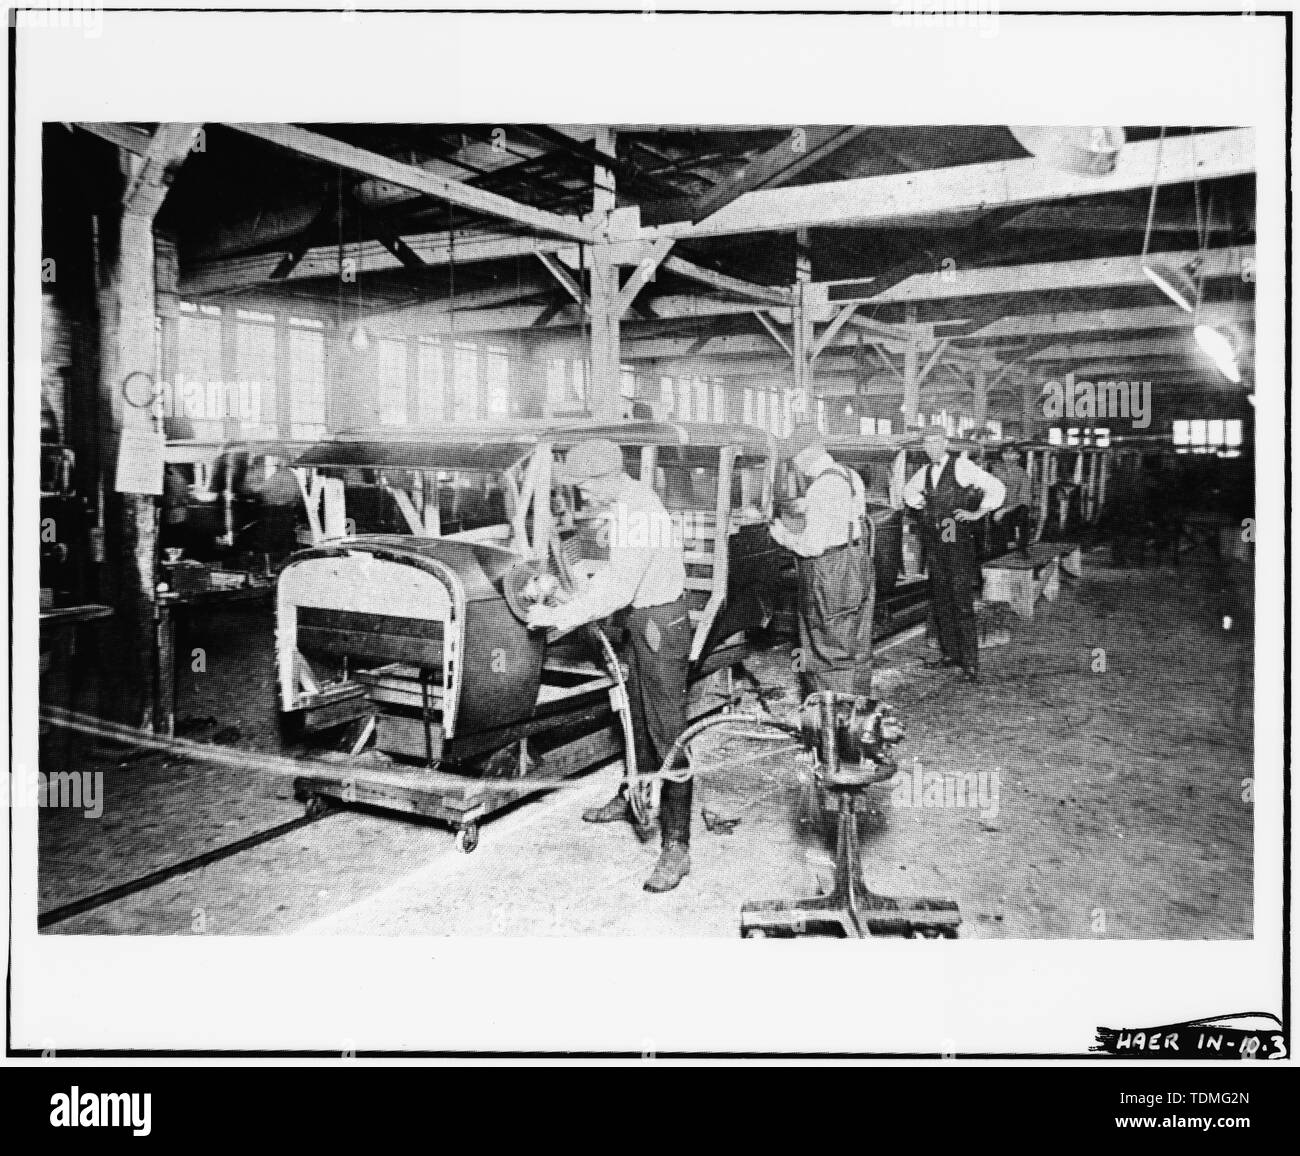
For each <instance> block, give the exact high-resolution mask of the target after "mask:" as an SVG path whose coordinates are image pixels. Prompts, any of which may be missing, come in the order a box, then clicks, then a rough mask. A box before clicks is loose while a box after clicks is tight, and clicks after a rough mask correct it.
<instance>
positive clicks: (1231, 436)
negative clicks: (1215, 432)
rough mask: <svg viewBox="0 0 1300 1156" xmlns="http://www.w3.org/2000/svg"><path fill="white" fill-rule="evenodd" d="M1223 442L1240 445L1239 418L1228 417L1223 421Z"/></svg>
mask: <svg viewBox="0 0 1300 1156" xmlns="http://www.w3.org/2000/svg"><path fill="white" fill-rule="evenodd" d="M1223 434H1224V442H1225V443H1226V444H1227V445H1230V446H1239V445H1241V419H1240V418H1236V417H1230V418H1229V419H1228V420H1227V421H1226V422H1224V423H1223Z"/></svg>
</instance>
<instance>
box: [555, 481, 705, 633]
mask: <svg viewBox="0 0 1300 1156" xmlns="http://www.w3.org/2000/svg"><path fill="white" fill-rule="evenodd" d="M599 532H600V537H601V539H602V540H604V541H606V542H607V543H608V545H609V565H608V566H606V567H604V568H603V569H601V570H598V571H597V572H596V573H595V574H593V575H592V577H591V581H590V582H588V583H587V585H586V586H585V587H584V588H582V589H581V590H579V591H578V593H576V594H575V595H574V596H573V598H571V599H570V600H569V601H568V602H566V603H563V604H561V605H560V606H558V607H557V608H556V615H555V625H556V626H557V627H558V628H559V629H561V630H571V629H573V628H574V627H576V626H581V625H582V624H583V623H584V622H595V621H596V620H597V619H598V618H604V617H605V616H606V615H608V614H613V613H614V611H616V610H621V609H622V608H623V607H624V606H637V607H645V606H662V605H664V604H666V603H669V602H676V601H677V599H678V598H680V597H681V595H682V592H683V591H684V590H685V589H686V564H685V561H684V558H683V552H682V542H681V535H680V531H679V530H678V529H677V528H676V525H675V523H674V522H673V519H672V517H671V516H670V515H669V513H668V511H667V510H666V509H665V508H664V504H663V502H661V501H660V500H659V495H658V494H656V493H655V492H654V490H652V489H651V488H650V487H649V486H647V485H645V484H644V483H642V482H638V481H634V480H633V479H632V478H627V479H626V480H625V481H624V483H623V486H622V489H621V490H620V492H619V493H618V495H617V496H616V497H615V499H614V501H613V502H611V503H610V505H609V506H608V507H606V509H605V510H604V511H603V512H602V514H601V524H600V531H599Z"/></svg>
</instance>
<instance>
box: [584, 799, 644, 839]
mask: <svg viewBox="0 0 1300 1156" xmlns="http://www.w3.org/2000/svg"><path fill="white" fill-rule="evenodd" d="M582 821H583V822H584V823H618V822H623V821H626V822H628V823H631V824H632V830H634V831H635V832H636V837H637V838H638V839H640V840H641V842H642V843H649V842H650V840H651V839H653V838H654V837H655V835H656V833H657V831H658V828H657V827H656V826H655V824H654V823H638V822H637V821H636V815H635V814H633V812H632V805H631V803H629V802H628V801H627V796H626V795H624V794H623V792H622V791H619V793H618V794H617V795H615V796H614V797H613V798H612V799H610V801H609V802H608V803H606V804H604V806H601V807H588V808H587V809H586V810H585V811H583V812H582Z"/></svg>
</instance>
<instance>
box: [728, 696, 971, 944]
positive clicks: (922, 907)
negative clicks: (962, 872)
mask: <svg viewBox="0 0 1300 1156" xmlns="http://www.w3.org/2000/svg"><path fill="white" fill-rule="evenodd" d="M786 729H791V730H793V732H794V733H797V734H798V736H799V738H800V740H801V741H802V743H803V745H804V748H805V749H806V750H808V751H810V752H813V753H814V754H815V756H816V765H815V769H814V774H815V776H816V780H817V784H818V786H819V787H821V788H822V790H823V792H824V795H825V797H826V799H827V800H828V801H829V802H830V803H831V804H833V807H834V810H835V811H836V814H837V821H836V848H835V882H834V886H833V887H832V889H831V891H830V893H829V894H827V895H820V896H816V897H812V898H807V899H760V900H752V901H750V902H748V903H746V904H745V905H744V906H743V907H742V908H741V912H740V933H741V935H743V936H745V937H746V938H749V939H759V938H764V937H768V936H772V937H782V938H789V937H794V936H805V935H822V936H825V935H830V936H839V937H842V938H847V939H854V938H861V939H867V938H870V937H873V936H880V935H901V936H904V937H907V938H913V937H915V936H923V937H926V938H932V939H937V938H939V937H941V936H942V937H944V938H948V939H955V938H956V937H957V928H958V926H959V925H960V923H961V915H960V913H959V911H958V908H957V904H956V903H955V902H954V901H953V900H951V899H935V898H913V899H899V898H894V897H891V896H887V895H878V894H876V893H875V892H874V891H871V890H869V889H868V888H867V887H866V886H865V884H864V883H863V881H862V851H861V847H860V845H859V842H858V822H857V819H858V815H859V813H861V812H862V811H865V810H866V809H867V792H868V790H869V788H870V787H872V786H873V785H875V784H877V783H882V782H885V781H886V780H888V779H890V778H892V777H893V776H894V774H895V772H896V771H897V766H896V765H895V762H894V757H893V753H892V752H893V748H894V746H895V745H896V744H897V743H898V742H900V741H901V740H902V738H903V736H904V733H905V732H904V729H903V725H902V723H901V722H900V721H899V719H898V717H897V716H896V715H895V714H894V712H893V710H892V709H891V708H890V707H889V706H888V705H887V704H885V703H882V702H878V701H877V700H875V699H869V698H861V697H853V696H850V695H837V694H835V693H834V692H832V691H821V692H819V693H817V694H814V695H810V696H809V698H808V699H807V700H806V701H805V702H804V704H803V708H802V710H801V711H800V714H799V717H798V725H797V729H795V728H792V727H787V728H786Z"/></svg>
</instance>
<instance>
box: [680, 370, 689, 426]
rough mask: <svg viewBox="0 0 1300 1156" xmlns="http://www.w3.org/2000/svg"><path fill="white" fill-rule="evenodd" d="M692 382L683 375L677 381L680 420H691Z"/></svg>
mask: <svg viewBox="0 0 1300 1156" xmlns="http://www.w3.org/2000/svg"><path fill="white" fill-rule="evenodd" d="M691 413H692V410H691V382H690V379H689V378H685V377H683V378H682V379H681V380H680V381H678V382H677V418H678V420H679V421H690V420H691Z"/></svg>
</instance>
